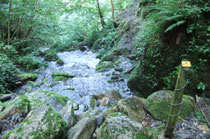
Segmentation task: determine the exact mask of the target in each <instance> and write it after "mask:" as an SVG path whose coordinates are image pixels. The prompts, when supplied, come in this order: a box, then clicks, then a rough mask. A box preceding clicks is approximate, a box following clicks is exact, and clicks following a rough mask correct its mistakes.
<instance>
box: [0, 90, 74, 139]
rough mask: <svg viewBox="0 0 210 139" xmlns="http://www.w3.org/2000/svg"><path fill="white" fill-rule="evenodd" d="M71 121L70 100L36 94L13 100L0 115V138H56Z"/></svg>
mask: <svg viewBox="0 0 210 139" xmlns="http://www.w3.org/2000/svg"><path fill="white" fill-rule="evenodd" d="M74 119H75V118H74V109H73V103H72V101H71V100H69V99H68V98H66V97H63V96H61V95H59V94H56V93H53V92H49V91H36V92H33V93H31V94H28V95H26V96H20V97H16V99H15V100H13V101H12V102H10V103H9V104H8V107H6V109H4V111H2V112H1V113H0V129H1V130H0V138H1V136H2V135H3V136H2V138H28V137H29V138H57V137H60V135H61V133H62V132H63V131H64V127H66V126H68V127H70V126H72V125H73V123H74ZM1 125H8V126H1ZM2 129H3V130H2ZM8 130H10V131H8ZM7 131H8V132H7ZM5 133H6V134H5Z"/></svg>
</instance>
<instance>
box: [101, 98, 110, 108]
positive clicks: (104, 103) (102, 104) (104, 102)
mask: <svg viewBox="0 0 210 139" xmlns="http://www.w3.org/2000/svg"><path fill="white" fill-rule="evenodd" d="M100 105H101V106H108V105H109V98H108V97H103V98H102V99H101V101H100Z"/></svg>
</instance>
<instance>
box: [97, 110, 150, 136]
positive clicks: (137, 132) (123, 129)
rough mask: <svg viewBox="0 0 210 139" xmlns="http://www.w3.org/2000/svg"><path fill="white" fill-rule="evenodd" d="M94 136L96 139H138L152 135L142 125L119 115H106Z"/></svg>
mask: <svg viewBox="0 0 210 139" xmlns="http://www.w3.org/2000/svg"><path fill="white" fill-rule="evenodd" d="M96 134H97V138H98V139H140V138H139V137H145V138H149V137H150V136H151V135H152V133H149V132H148V131H147V130H145V129H144V127H143V126H142V124H140V123H138V122H136V121H133V120H131V119H130V118H129V117H127V116H125V115H122V114H121V113H112V114H110V115H108V117H107V118H106V120H105V122H104V123H103V124H102V125H101V126H100V128H99V129H97V131H96ZM141 139H142V138H141Z"/></svg>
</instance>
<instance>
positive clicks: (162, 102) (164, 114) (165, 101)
mask: <svg viewBox="0 0 210 139" xmlns="http://www.w3.org/2000/svg"><path fill="white" fill-rule="evenodd" d="M173 93H174V92H172V91H164V90H162V91H157V92H155V93H153V94H151V95H150V96H149V97H148V98H147V99H146V100H145V101H142V102H144V105H145V108H146V109H147V110H148V111H150V113H151V114H153V116H154V117H155V118H156V119H158V120H162V121H165V120H167V118H168V113H169V109H170V106H171V102H172V98H173ZM193 101H194V100H193V98H192V97H190V96H187V95H184V96H183V103H182V105H181V109H180V116H181V117H182V118H184V117H186V116H188V115H189V114H191V113H192V112H193V111H194V105H193Z"/></svg>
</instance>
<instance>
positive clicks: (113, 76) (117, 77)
mask: <svg viewBox="0 0 210 139" xmlns="http://www.w3.org/2000/svg"><path fill="white" fill-rule="evenodd" d="M119 78H120V77H119V75H112V77H111V80H118V79H119Z"/></svg>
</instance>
